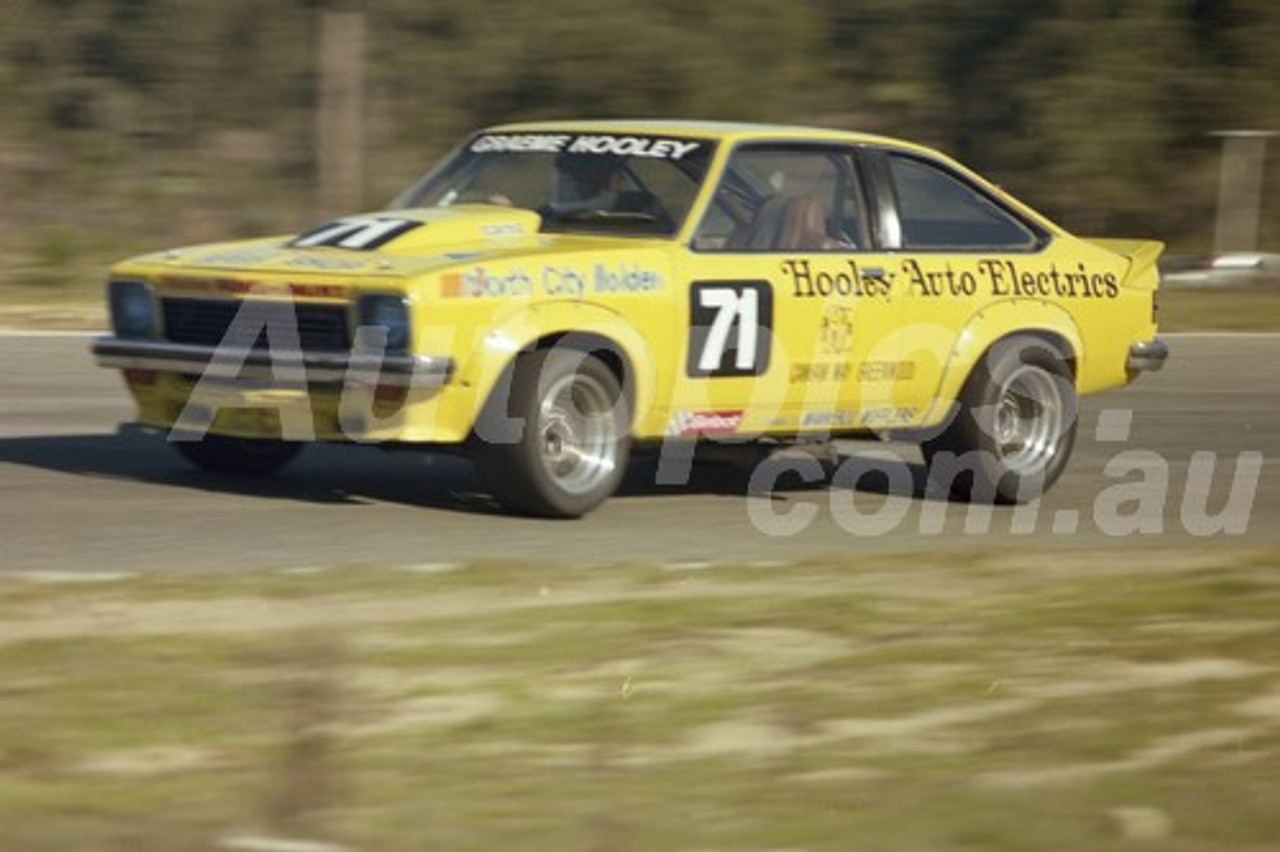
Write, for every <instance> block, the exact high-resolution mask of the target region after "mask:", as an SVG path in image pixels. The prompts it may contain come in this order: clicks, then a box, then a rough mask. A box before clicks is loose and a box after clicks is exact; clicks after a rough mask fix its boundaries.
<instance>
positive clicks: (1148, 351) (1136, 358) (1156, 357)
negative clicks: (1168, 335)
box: [1125, 337, 1169, 373]
mask: <svg viewBox="0 0 1280 852" xmlns="http://www.w3.org/2000/svg"><path fill="white" fill-rule="evenodd" d="M1167 360H1169V345H1168V344H1167V343H1165V342H1164V341H1163V340H1161V339H1160V338H1158V337H1155V338H1152V339H1151V340H1140V341H1138V342H1137V343H1134V344H1132V345H1131V346H1130V347H1129V358H1128V360H1127V361H1125V369H1127V370H1128V371H1129V372H1131V373H1142V372H1155V371H1156V370H1159V369H1160V368H1161V367H1163V366H1164V362H1165V361H1167Z"/></svg>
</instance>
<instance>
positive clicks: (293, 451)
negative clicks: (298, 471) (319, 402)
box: [172, 435, 302, 476]
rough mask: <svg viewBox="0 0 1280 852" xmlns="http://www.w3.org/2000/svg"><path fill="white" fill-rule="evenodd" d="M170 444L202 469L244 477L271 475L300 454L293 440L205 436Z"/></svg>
mask: <svg viewBox="0 0 1280 852" xmlns="http://www.w3.org/2000/svg"><path fill="white" fill-rule="evenodd" d="M172 444H173V448H174V449H176V450H177V451H178V452H179V453H180V454H181V455H182V456H183V458H185V459H186V460H187V461H189V462H191V463H193V464H195V465H196V466H198V467H202V468H204V469H205V470H212V471H217V472H219V473H235V474H240V475H248V476H262V475H265V474H268V473H274V472H275V471H277V470H279V469H280V468H282V467H284V466H285V465H287V464H288V463H289V462H291V461H293V459H294V457H295V456H297V455H298V453H299V452H301V451H302V444H300V443H298V442H296V441H280V440H274V439H268V438H233V437H230V436H227V435H205V436H204V437H202V438H200V440H198V441H191V440H177V441H173V442H172Z"/></svg>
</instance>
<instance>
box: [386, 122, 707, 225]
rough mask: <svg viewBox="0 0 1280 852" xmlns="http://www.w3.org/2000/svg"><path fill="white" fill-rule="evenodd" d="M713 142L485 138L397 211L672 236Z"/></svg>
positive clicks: (574, 136) (593, 136) (577, 136)
mask: <svg viewBox="0 0 1280 852" xmlns="http://www.w3.org/2000/svg"><path fill="white" fill-rule="evenodd" d="M714 150H715V145H714V143H712V142H710V141H708V140H705V139H688V138H680V137H672V136H657V135H611V134H599V133H559V132H557V133H482V134H480V135H478V136H476V137H474V138H472V139H471V140H470V141H468V142H467V143H466V144H465V145H463V146H462V147H461V148H459V149H458V150H457V151H456V152H455V153H454V154H453V155H452V156H451V157H450V158H449V159H448V160H446V161H445V162H444V163H443V164H442V165H441V166H440V167H438V168H437V169H436V170H435V171H433V172H432V173H431V174H430V175H428V176H427V177H426V178H425V179H424V180H422V181H421V182H420V183H419V184H418V185H416V186H415V187H413V188H412V189H411V190H409V191H408V192H406V193H405V194H404V195H403V196H401V197H400V198H399V199H397V200H396V203H395V206H396V207H400V208H405V207H449V206H452V205H455V204H494V205H501V206H507V207H519V208H523V209H526V210H533V211H536V212H537V213H538V214H540V215H541V216H542V230H543V231H547V232H561V233H563V232H584V233H607V234H611V235H621V236H641V237H663V236H666V237H670V236H673V235H675V234H676V233H677V232H678V231H679V230H680V227H681V225H682V224H683V222H684V219H685V217H686V216H687V215H688V213H689V209H690V208H691V207H692V206H693V203H694V200H695V199H696V198H697V196H698V191H699V189H700V188H701V186H702V182H703V179H704V178H705V176H706V172H707V167H708V165H709V164H710V162H711V157H712V154H713V153H714Z"/></svg>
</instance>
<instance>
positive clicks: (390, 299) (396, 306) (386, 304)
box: [360, 296, 409, 352]
mask: <svg viewBox="0 0 1280 852" xmlns="http://www.w3.org/2000/svg"><path fill="white" fill-rule="evenodd" d="M360 325H361V326H373V327H375V328H382V329H386V332H387V351H388V352H408V351H409V306H408V304H406V303H405V300H404V299H403V298H402V297H400V296H364V297H362V298H361V299H360Z"/></svg>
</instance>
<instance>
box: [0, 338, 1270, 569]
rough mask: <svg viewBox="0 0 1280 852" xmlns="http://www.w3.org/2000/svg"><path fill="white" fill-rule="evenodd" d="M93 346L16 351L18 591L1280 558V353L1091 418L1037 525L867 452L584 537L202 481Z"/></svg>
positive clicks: (428, 499) (345, 494)
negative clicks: (580, 567)
mask: <svg viewBox="0 0 1280 852" xmlns="http://www.w3.org/2000/svg"><path fill="white" fill-rule="evenodd" d="M88 342H89V340H88V337H86V336H84V335H61V334H48V335H45V334H23V333H8V334H6V333H0V363H2V364H3V365H4V369H3V373H2V374H0V570H5V571H56V572H86V571H110V572H118V571H130V570H166V569H203V570H224V569H225V570H239V569H246V568H259V567H280V568H283V567H294V568H306V567H311V566H353V567H358V566H370V565H388V564H394V565H433V564H437V563H450V562H458V561H463V560H478V559H489V558H516V559H529V560H567V561H570V562H574V563H589V564H596V563H600V564H609V563H619V562H631V561H653V560H660V561H664V562H677V563H689V564H691V565H692V564H696V563H702V562H719V561H725V560H736V561H750V562H773V561H781V560H788V561H789V560H793V559H798V558H804V557H806V556H809V555H819V554H827V553H832V552H840V553H846V554H847V553H857V552H886V551H891V552H898V551H903V552H910V551H919V550H939V549H959V551H960V552H964V550H966V549H999V550H1004V551H1010V550H1024V551H1025V550H1031V549H1037V548H1040V547H1042V546H1045V545H1049V546H1051V547H1055V548H1063V547H1083V548H1089V549H1092V550H1105V551H1106V552H1108V553H1114V554H1115V555H1116V558H1123V553H1124V549H1125V548H1126V547H1128V546H1131V545H1140V546H1144V547H1150V546H1151V545H1153V544H1158V545H1168V546H1170V547H1172V548H1183V547H1185V546H1187V545H1196V546H1205V545H1209V546H1212V545H1213V544H1214V543H1215V542H1221V543H1230V544H1234V545H1240V544H1246V545H1255V544H1256V545H1259V546H1277V545H1280V476H1277V475H1276V470H1275V468H1276V464H1277V459H1280V427H1278V426H1277V424H1280V369H1277V365H1280V336H1266V335H1258V336H1244V335H1241V336H1228V335H1205V336H1196V335H1188V336H1177V337H1173V338H1171V339H1170V344H1171V348H1172V356H1171V360H1170V362H1169V365H1168V366H1167V368H1166V369H1165V370H1164V371H1163V372H1161V373H1158V374H1154V375H1150V376H1146V377H1144V378H1142V379H1141V380H1140V381H1139V382H1138V383H1136V384H1135V385H1134V386H1132V387H1130V388H1126V389H1124V390H1119V391H1113V392H1110V393H1107V394H1102V395H1099V396H1095V397H1091V398H1089V399H1087V400H1085V402H1084V405H1083V410H1082V414H1081V421H1080V433H1079V437H1078V439H1077V443H1076V451H1075V455H1074V457H1073V460H1072V463H1071V465H1070V467H1069V468H1068V470H1067V472H1066V474H1065V475H1064V476H1063V478H1062V479H1061V480H1060V481H1059V483H1058V485H1057V487H1056V488H1055V489H1054V490H1053V491H1052V492H1051V493H1050V494H1049V495H1048V496H1047V497H1046V498H1045V499H1044V500H1043V501H1041V503H1040V504H1039V505H1038V506H1036V507H1033V508H1031V509H1021V510H1015V509H1010V508H999V509H995V510H984V511H980V512H974V513H971V512H970V509H969V507H968V506H966V505H965V504H962V503H949V502H947V501H946V500H942V499H937V498H936V497H934V496H931V495H927V494H922V493H921V488H920V486H919V480H920V468H919V456H918V454H917V453H916V452H915V451H914V449H913V448H911V447H908V446H905V445H897V444H848V445H842V447H841V449H842V450H843V451H845V452H846V453H849V454H850V455H849V458H848V459H847V460H846V461H845V462H844V464H843V466H842V468H841V472H840V473H839V474H838V475H837V479H836V483H835V484H834V485H829V484H827V483H817V484H805V483H804V482H803V480H802V479H801V478H800V477H799V476H798V475H794V474H793V475H789V476H783V477H782V478H781V479H780V480H779V481H778V482H777V486H778V487H776V488H773V489H772V490H767V491H766V490H765V489H762V488H759V487H757V488H754V489H753V488H752V487H751V485H750V481H749V477H750V472H751V469H750V468H749V467H746V468H741V467H740V468H733V467H729V466H723V465H721V466H713V465H706V466H699V467H698V468H695V471H694V478H693V482H692V483H691V484H690V485H688V486H685V487H673V486H655V485H654V484H653V470H654V466H653V464H652V462H648V463H646V462H643V461H642V462H639V463H637V464H635V465H633V467H632V470H631V472H630V475H629V478H628V481H627V483H626V485H625V486H624V488H623V491H622V493H621V494H619V495H618V496H617V497H615V498H614V499H613V500H611V501H610V502H609V503H607V504H606V505H605V506H604V507H603V508H602V509H601V510H599V511H597V512H596V513H594V514H593V515H591V516H589V517H587V518H585V519H583V520H581V521H570V522H554V521H540V520H529V519H523V518H512V517H506V516H503V515H501V514H499V513H497V512H496V511H495V509H494V508H493V507H492V505H491V504H490V503H489V502H488V500H487V499H486V498H485V496H484V495H482V494H479V493H475V492H474V491H473V488H474V486H473V483H472V478H471V472H470V468H469V466H468V465H467V464H466V463H465V462H464V461H461V460H459V459H456V458H452V457H449V456H425V455H421V454H411V453H387V452H383V451H381V450H379V449H376V448H368V447H360V448H338V447H316V448H310V449H309V450H308V451H307V452H306V453H304V454H303V456H302V457H301V458H300V459H299V461H298V462H297V463H295V464H294V465H293V466H292V467H290V468H289V469H287V470H286V471H285V472H283V473H281V474H280V475H278V476H276V477H275V478H272V479H270V480H265V481H245V480H240V479H235V478H232V477H223V476H213V475H209V474H206V473H202V472H199V471H196V470H194V469H192V468H190V467H188V466H187V465H186V464H185V463H184V462H183V461H182V460H181V459H180V458H179V457H178V456H177V455H176V454H175V453H174V452H173V451H172V450H171V448H169V447H167V446H165V442H164V440H163V439H161V438H158V437H153V436H147V435H141V434H136V433H119V432H118V431H117V426H118V424H119V423H121V422H122V421H126V420H127V419H128V418H129V417H130V414H131V409H130V405H129V403H128V401H127V398H126V394H125V392H124V389H123V387H122V386H121V383H120V380H119V378H118V376H116V375H115V374H114V373H113V372H110V371H106V370H101V369H98V368H96V367H95V366H93V364H92V363H91V360H90V358H89V355H88ZM1127 412H1132V413H1131V414H1129V413H1127ZM1126 433H1127V435H1126ZM868 453H871V455H868ZM885 453H892V454H893V455H892V456H890V457H889V460H887V461H886V460H884V458H882V456H883V454H885ZM876 454H880V455H876ZM782 464H785V462H775V463H774V466H773V467H771V468H767V469H766V470H768V471H773V473H770V474H769V475H768V476H766V477H764V479H765V480H766V482H765V483H764V484H766V485H767V484H768V483H769V482H772V481H773V480H774V479H776V478H777V477H775V476H774V474H775V473H777V472H778V471H779V470H781V467H780V465H782ZM1108 465H1110V468H1109V471H1110V473H1109V474H1108V473H1107V472H1106V471H1107V470H1108V467H1107V466H1108ZM1193 469H1195V470H1196V472H1195V474H1194V475H1193V474H1192V471H1193ZM1237 477H1238V483H1237V485H1238V491H1237V498H1236V500H1235V503H1234V505H1231V506H1230V511H1228V512H1227V513H1226V515H1225V516H1221V517H1220V515H1221V514H1222V512H1223V508H1224V506H1227V505H1228V492H1229V491H1230V490H1231V488H1232V484H1233V481H1236V478H1237ZM1189 482H1190V483H1191V484H1190V486H1189V485H1188V483H1189ZM1197 483H1199V484H1197ZM1251 483H1252V485H1251ZM1206 484H1207V485H1209V486H1211V487H1209V489H1208V492H1207V494H1208V497H1207V500H1208V502H1207V512H1206V511H1199V506H1200V505H1201V502H1202V501H1203V499H1204V498H1205V493H1206V492H1204V488H1205V486H1206ZM1255 487H1256V491H1255V490H1254V488H1255ZM1250 497H1252V499H1249V498H1250ZM1223 525H1225V527H1226V531H1220V532H1218V533H1217V534H1216V535H1215V536H1211V537H1206V536H1205V535H1204V534H1205V533H1212V532H1213V531H1214V529H1215V528H1218V527H1222V526H1223Z"/></svg>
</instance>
